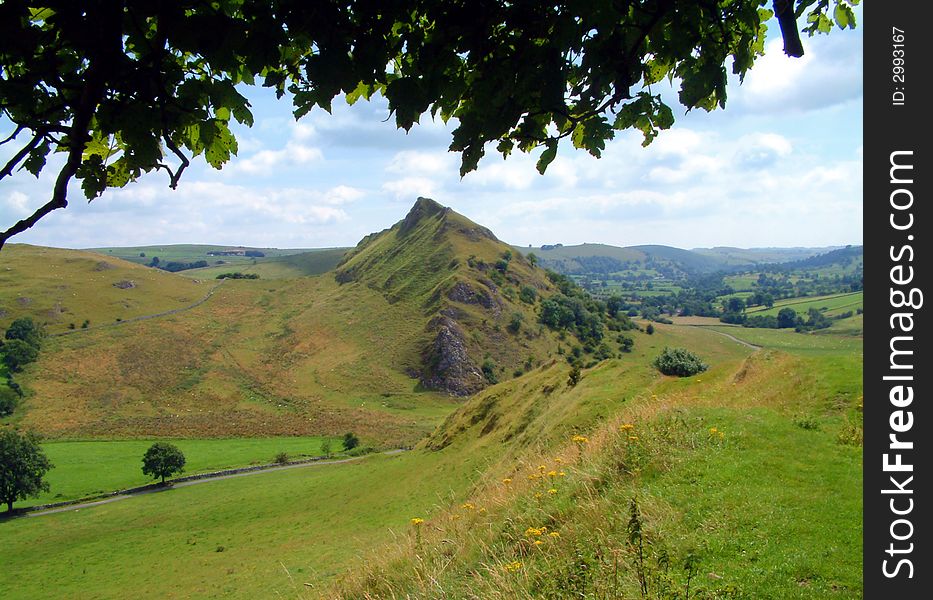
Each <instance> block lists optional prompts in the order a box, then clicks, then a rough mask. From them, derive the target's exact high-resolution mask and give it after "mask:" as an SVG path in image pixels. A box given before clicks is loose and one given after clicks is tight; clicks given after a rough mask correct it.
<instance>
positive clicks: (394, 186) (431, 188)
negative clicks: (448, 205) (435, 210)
mask: <svg viewBox="0 0 933 600" xmlns="http://www.w3.org/2000/svg"><path fill="white" fill-rule="evenodd" d="M382 189H383V191H386V192H389V193H390V194H392V195H393V196H394V198H395V199H396V200H406V201H407V200H409V199H410V200H412V201H414V199H415V198H417V197H418V196H427V197H429V198H434V197H436V192H437V189H438V185H437V182H435V181H434V180H433V179H428V178H426V177H403V178H401V179H395V180H392V181H386V182H385V183H383V184H382Z"/></svg>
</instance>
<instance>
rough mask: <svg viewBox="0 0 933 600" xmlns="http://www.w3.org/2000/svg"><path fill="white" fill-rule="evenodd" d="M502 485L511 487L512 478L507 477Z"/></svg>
mask: <svg viewBox="0 0 933 600" xmlns="http://www.w3.org/2000/svg"><path fill="white" fill-rule="evenodd" d="M502 483H504V484H505V485H509V484H510V483H512V478H511V477H506V478H505V479H503V480H502Z"/></svg>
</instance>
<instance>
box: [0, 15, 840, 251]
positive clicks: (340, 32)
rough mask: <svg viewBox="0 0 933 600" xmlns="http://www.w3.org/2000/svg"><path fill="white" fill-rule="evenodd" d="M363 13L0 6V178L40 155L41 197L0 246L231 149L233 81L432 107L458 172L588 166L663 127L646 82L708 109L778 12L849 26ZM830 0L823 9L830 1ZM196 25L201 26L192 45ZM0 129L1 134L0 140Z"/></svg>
mask: <svg viewBox="0 0 933 600" xmlns="http://www.w3.org/2000/svg"><path fill="white" fill-rule="evenodd" d="M766 4H767V0H710V1H707V2H696V1H695V0H632V1H629V2H616V1H611V0H597V1H593V2H574V3H555V2H552V3H543V2H529V1H517V2H453V1H450V0H447V1H439V2H417V1H414V0H399V1H396V2H371V1H364V0H318V1H316V2H306V1H305V0H217V1H216V2H194V1H192V0H180V1H178V2H152V1H150V0H123V1H122V2H108V1H107V0H85V1H83V2H60V1H59V2H43V1H42V0H30V1H27V0H4V1H3V2H2V3H0V116H2V117H4V118H5V119H6V120H7V121H9V122H10V123H11V124H12V126H11V129H12V131H11V132H9V134H8V135H4V136H2V137H0V144H6V143H15V144H16V147H15V148H13V149H11V151H10V152H8V153H7V152H4V155H7V156H10V157H11V158H9V160H8V161H7V163H6V164H5V165H3V166H0V180H2V179H3V178H5V177H8V176H10V175H12V174H13V173H14V172H15V171H17V170H18V169H26V171H28V172H30V173H32V174H34V175H36V176H38V175H39V173H40V172H41V171H42V170H43V169H44V168H46V166H47V163H46V160H47V158H48V156H49V155H50V154H52V153H53V152H54V153H60V154H62V155H63V157H62V159H61V160H56V161H51V163H50V164H52V165H55V167H54V168H56V169H58V173H57V175H56V176H55V180H54V184H53V185H52V189H51V190H50V192H51V193H50V198H49V200H48V202H46V204H44V205H43V206H41V207H40V208H39V209H37V210H36V211H35V212H34V213H33V214H32V215H30V216H28V217H26V218H24V219H22V220H20V221H18V222H17V223H15V224H13V225H12V226H10V227H9V228H7V229H6V231H2V232H0V247H2V246H3V244H4V243H5V242H6V240H7V239H9V238H10V237H11V236H14V235H16V234H17V233H21V232H23V231H26V230H27V229H29V228H30V227H32V226H33V225H35V224H36V223H37V222H38V221H39V220H40V219H41V218H42V217H44V216H45V215H47V214H49V213H50V212H52V211H53V210H56V209H60V208H64V207H66V206H67V204H68V202H67V198H66V193H67V189H68V185H69V182H70V181H71V180H72V179H77V180H78V181H80V183H81V187H82V189H83V191H84V195H85V196H86V197H87V198H88V199H93V198H95V197H97V196H99V195H100V194H101V193H103V192H104V190H106V189H107V188H120V187H124V186H125V185H127V184H128V183H130V182H132V181H135V180H136V179H137V178H139V177H140V176H141V175H142V174H143V173H147V172H151V171H155V170H162V171H165V173H166V174H167V175H168V182H169V185H170V187H172V188H175V187H176V186H177V185H178V183H179V180H180V179H181V176H182V173H183V172H184V171H185V169H186V168H187V167H188V165H189V164H190V161H191V159H192V158H194V157H197V156H201V155H203V156H204V158H205V160H206V161H207V162H208V164H210V165H211V166H212V167H215V168H218V169H219V168H221V167H222V166H223V165H224V163H226V162H227V161H228V160H229V159H230V157H231V155H235V154H236V153H237V141H236V138H235V137H234V135H233V133H232V132H231V128H230V123H231V120H235V121H237V122H239V123H242V124H245V125H248V126H249V125H252V123H253V115H252V113H251V112H250V110H249V107H250V105H249V102H248V101H247V99H246V98H245V97H244V96H243V95H242V94H241V93H240V90H241V89H242V87H243V86H244V85H262V86H263V87H268V88H273V89H275V91H276V93H277V94H278V96H279V97H282V96H284V95H285V94H286V93H288V94H290V95H291V99H292V102H293V104H294V114H295V117H296V118H300V117H302V116H303V115H305V114H307V113H308V112H309V111H311V110H312V109H313V108H315V107H318V108H322V109H324V110H327V111H330V109H331V104H332V102H333V100H334V98H336V97H337V96H340V95H341V94H343V95H345V98H346V100H347V102H349V103H351V104H352V103H354V102H356V101H357V100H359V99H361V98H365V99H367V100H368V99H370V98H371V97H373V96H374V95H376V94H380V95H382V96H384V97H385V98H386V99H387V100H388V105H389V111H390V113H391V114H393V115H394V116H395V123H396V125H397V126H398V127H400V128H402V129H405V130H406V131H407V130H409V129H410V128H411V127H412V126H413V125H414V124H415V123H416V122H418V121H419V120H420V119H421V117H422V116H423V115H425V114H430V116H431V117H432V118H433V117H435V116H439V117H440V118H441V119H443V120H444V121H445V122H446V121H447V120H449V119H455V120H456V127H455V129H454V130H453V139H452V140H451V143H450V150H451V151H453V152H459V153H460V155H461V166H460V171H461V174H466V173H468V172H470V171H472V170H474V169H475V168H476V167H477V165H478V163H479V161H480V159H481V158H482V157H483V155H484V154H485V152H486V148H487V146H488V145H490V144H491V145H494V146H495V148H496V150H497V151H498V152H499V153H500V154H502V155H503V156H508V155H509V154H511V153H512V152H513V151H514V150H516V149H518V150H520V151H522V152H531V151H532V150H535V149H539V150H542V152H541V154H540V157H539V159H538V163H537V168H538V170H539V171H540V172H544V170H545V169H546V168H547V166H548V164H550V163H551V161H553V160H554V158H555V156H556V155H557V147H558V143H559V142H560V141H561V140H563V139H569V140H570V143H571V144H572V145H573V147H575V148H580V149H583V150H586V151H587V152H589V153H590V154H592V155H594V156H599V155H600V154H601V153H602V151H603V150H604V149H605V146H606V141H607V140H610V139H612V138H613V137H614V135H615V133H616V132H618V131H624V130H627V129H635V130H638V131H640V132H642V134H643V135H644V139H645V144H647V143H650V142H651V140H653V139H654V138H655V137H656V136H657V135H658V131H659V130H662V129H667V128H669V127H670V126H671V125H672V124H673V122H674V114H673V111H672V110H671V108H670V107H669V106H668V105H667V104H665V103H664V101H663V100H662V99H661V96H660V94H658V93H655V92H656V89H653V88H652V86H654V85H655V84H657V83H658V82H661V81H663V80H665V79H668V80H670V81H676V82H678V83H679V86H680V89H679V102H680V104H682V105H683V106H684V107H686V108H687V109H688V110H689V109H693V108H702V109H704V110H707V111H710V110H713V109H715V108H717V107H725V104H726V80H727V74H726V70H727V67H729V66H731V68H732V72H733V73H735V74H736V75H738V76H739V77H740V78H742V77H744V76H745V74H746V73H747V72H748V70H749V69H750V68H752V66H753V65H754V63H755V60H756V59H757V58H758V57H759V56H761V55H762V54H763V53H764V41H765V31H766V29H767V27H766V25H765V22H766V21H768V20H769V19H771V18H772V16H774V15H775V14H777V17H778V22H779V24H780V27H781V33H782V35H783V37H784V51H785V53H787V54H789V55H792V56H801V55H802V54H803V46H802V45H801V43H800V39H799V32H798V26H797V20H798V19H801V18H805V19H806V22H807V25H806V26H805V28H804V31H806V32H807V33H809V34H810V35H813V34H814V33H817V32H823V33H827V32H829V31H830V30H831V29H832V28H833V21H835V23H836V25H837V26H838V27H840V28H843V29H845V28H853V27H854V26H855V16H854V14H853V12H852V5H854V4H857V0H796V2H795V1H794V0H773V2H772V5H773V8H774V10H773V11H772V10H768V9H766V8H764V6H765V5H766ZM831 5H832V6H831ZM208 32H209V34H208ZM4 133H6V132H4Z"/></svg>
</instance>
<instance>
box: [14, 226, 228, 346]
mask: <svg viewBox="0 0 933 600" xmlns="http://www.w3.org/2000/svg"><path fill="white" fill-rule="evenodd" d="M215 283H216V282H202V281H198V280H195V279H184V278H181V277H177V276H175V275H172V274H171V273H166V272H164V271H159V270H157V269H150V268H147V267H143V266H140V265H137V264H133V263H130V262H127V261H125V260H122V259H120V258H116V257H110V256H101V255H100V254H96V253H93V252H85V251H81V250H63V249H60V248H43V247H41V246H29V245H26V244H9V245H7V246H5V247H4V248H3V251H2V252H0V328H5V327H6V326H7V325H8V324H9V322H11V321H12V320H13V319H15V318H17V317H21V316H29V317H32V318H34V319H35V320H36V321H38V322H39V323H41V324H43V325H44V326H45V328H46V330H47V331H48V332H49V333H59V332H63V331H67V330H68V329H69V327H74V328H81V326H82V325H83V324H85V321H87V325H88V326H92V327H93V326H97V325H102V324H110V323H114V322H116V321H117V320H126V319H130V318H133V317H138V316H141V315H147V314H153V313H159V312H164V311H168V310H174V309H178V308H183V307H185V306H188V305H190V304H192V303H194V302H196V301H197V300H199V299H201V298H202V297H204V296H205V295H206V294H207V292H208V291H209V290H210V287H211V286H213V285H214V284H215Z"/></svg>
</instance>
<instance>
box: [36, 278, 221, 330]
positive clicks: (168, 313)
mask: <svg viewBox="0 0 933 600" xmlns="http://www.w3.org/2000/svg"><path fill="white" fill-rule="evenodd" d="M225 282H226V279H223V280H221V282H220V283H218V284H217V285H215V286H214V287H212V288H211V289H210V291H208V292H207V295H206V296H204V297H203V298H201V299H200V300H198V301H197V302H195V303H194V304H189V305H188V306H182V307H181V308H173V309H172V310H167V311H165V312H160V313H155V314H152V315H140V316H138V317H130V318H129V319H123V320H122V321H116V322H114V323H106V324H104V325H92V326H90V327H83V328H81V329H69V330H68V331H61V332H59V333H51V334H49V337H61V336H63V335H72V334H74V333H84V332H86V331H92V330H95V329H104V328H106V327H118V326H120V325H126V324H127V323H136V322H138V321H146V320H149V319H156V318H159V317H168V316H171V315H177V314H178V313H183V312H186V311H189V310H191V309H193V308H197V307H199V306H201V305H202V304H204V303H205V302H207V301H208V300H210V299H211V296H213V295H214V292H215V291H217V288H219V287H220V286H222V285H223V284H224V283H225Z"/></svg>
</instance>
